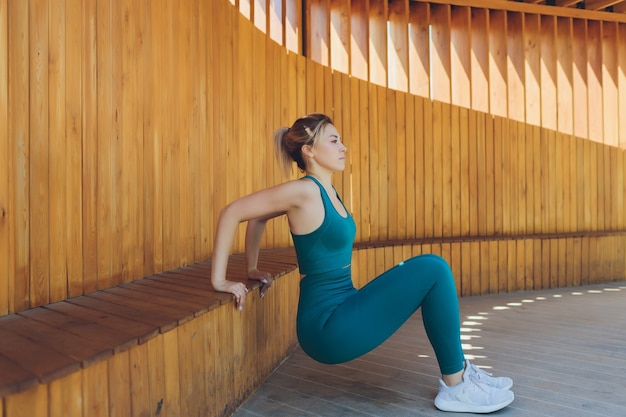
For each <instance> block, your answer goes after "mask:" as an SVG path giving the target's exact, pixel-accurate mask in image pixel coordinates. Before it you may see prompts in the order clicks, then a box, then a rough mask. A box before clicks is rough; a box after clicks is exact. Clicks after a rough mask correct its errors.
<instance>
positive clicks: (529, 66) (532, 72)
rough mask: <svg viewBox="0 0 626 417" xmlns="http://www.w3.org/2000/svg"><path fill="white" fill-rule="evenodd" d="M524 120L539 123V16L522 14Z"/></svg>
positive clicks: (538, 124)
mask: <svg viewBox="0 0 626 417" xmlns="http://www.w3.org/2000/svg"><path fill="white" fill-rule="evenodd" d="M524 56H525V60H524V62H525V65H524V77H525V87H526V88H525V97H526V122H527V123H530V124H534V125H537V126H540V125H541V17H540V16H539V15H532V14H525V15H524Z"/></svg>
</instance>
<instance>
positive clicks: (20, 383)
mask: <svg viewBox="0 0 626 417" xmlns="http://www.w3.org/2000/svg"><path fill="white" fill-rule="evenodd" d="M0 371H1V372H0V397H2V398H4V397H8V396H11V395H13V394H15V393H17V392H23V391H27V390H31V389H33V388H35V387H36V386H37V385H39V378H38V377H37V375H35V373H34V372H32V371H29V370H26V369H24V368H22V367H20V366H19V365H17V364H16V363H15V362H14V361H13V360H12V359H8V358H6V357H4V356H0Z"/></svg>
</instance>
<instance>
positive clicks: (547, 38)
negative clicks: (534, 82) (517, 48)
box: [540, 16, 557, 129]
mask: <svg viewBox="0 0 626 417" xmlns="http://www.w3.org/2000/svg"><path fill="white" fill-rule="evenodd" d="M555 39H556V18H555V17H554V16H541V43H540V45H541V125H542V126H543V127H546V128H548V129H556V128H557V114H556V112H557V100H556V88H557V87H556V51H555V49H556V46H555Z"/></svg>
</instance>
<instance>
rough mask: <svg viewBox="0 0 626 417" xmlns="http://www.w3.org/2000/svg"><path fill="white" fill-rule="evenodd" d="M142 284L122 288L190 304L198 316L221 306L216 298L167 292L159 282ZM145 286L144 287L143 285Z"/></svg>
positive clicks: (125, 285) (131, 284)
mask: <svg viewBox="0 0 626 417" xmlns="http://www.w3.org/2000/svg"><path fill="white" fill-rule="evenodd" d="M141 281H142V282H141V283H139V282H132V283H128V284H123V285H120V288H128V289H130V290H133V291H141V292H144V293H146V294H153V295H155V296H160V297H166V298H170V299H171V300H172V301H175V300H177V301H180V302H188V303H190V304H192V305H194V306H196V309H197V310H196V316H198V315H200V313H206V312H207V311H208V310H211V309H212V308H215V307H217V306H218V305H220V303H219V301H218V300H215V299H214V297H201V296H199V295H198V294H197V293H194V294H184V293H181V292H179V291H176V290H174V289H172V290H167V289H165V288H162V287H159V286H158V285H159V282H158V281H154V280H141ZM142 284H143V285H142Z"/></svg>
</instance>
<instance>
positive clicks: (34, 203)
mask: <svg viewBox="0 0 626 417" xmlns="http://www.w3.org/2000/svg"><path fill="white" fill-rule="evenodd" d="M29 6H30V7H29V22H28V27H29V35H28V36H29V49H30V53H29V64H28V66H29V69H30V74H29V90H28V91H29V93H30V94H29V113H28V115H29V123H30V129H29V130H30V138H29V148H30V160H29V170H30V172H29V178H30V187H29V193H30V194H29V198H30V204H29V207H30V210H29V213H28V216H29V217H30V226H31V230H36V231H37V233H31V235H30V238H29V242H30V248H29V252H30V262H29V275H30V294H29V298H30V305H31V306H38V305H42V304H45V303H47V302H49V300H50V264H49V262H48V259H49V258H50V229H49V227H48V224H49V222H50V194H49V191H50V190H49V173H48V170H49V168H48V166H49V159H48V149H49V141H48V137H49V131H48V126H49V122H48V120H49V113H48V84H49V75H48V74H49V69H48V55H49V52H48V48H49V46H48V45H49V40H48V27H49V16H48V4H47V2H45V1H44V0H34V1H32V2H31V4H30V5H29Z"/></svg>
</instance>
